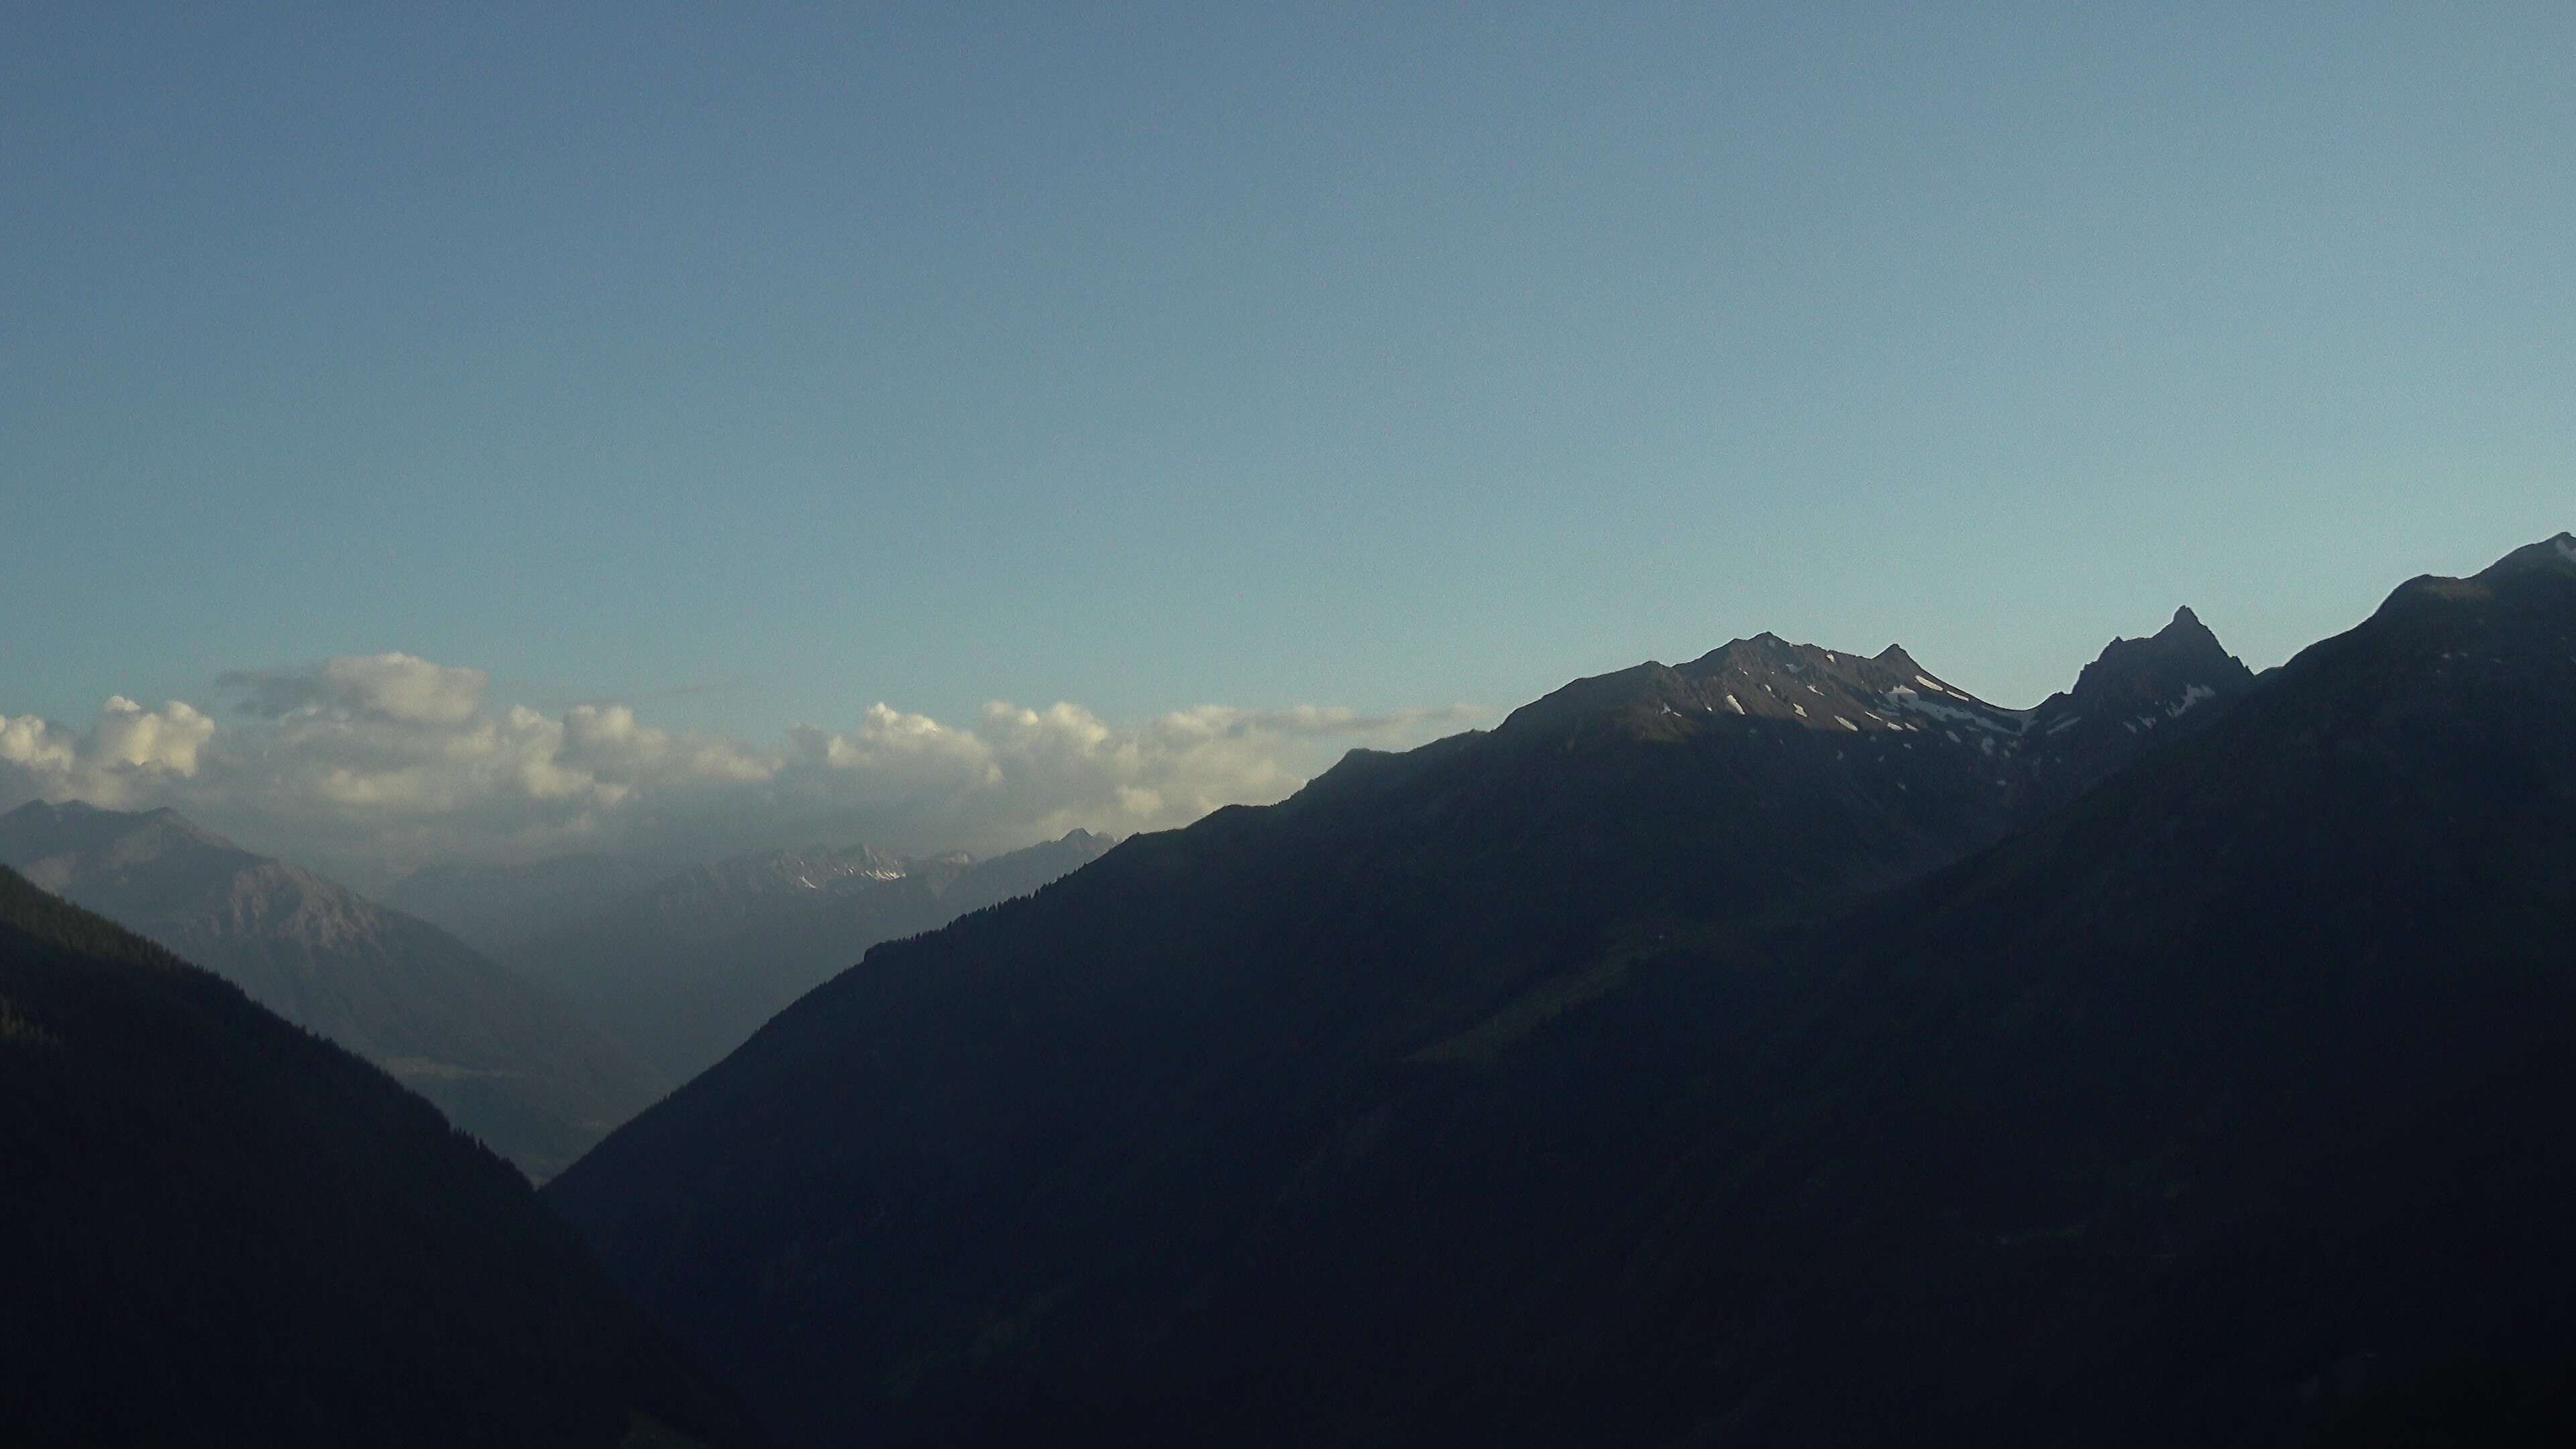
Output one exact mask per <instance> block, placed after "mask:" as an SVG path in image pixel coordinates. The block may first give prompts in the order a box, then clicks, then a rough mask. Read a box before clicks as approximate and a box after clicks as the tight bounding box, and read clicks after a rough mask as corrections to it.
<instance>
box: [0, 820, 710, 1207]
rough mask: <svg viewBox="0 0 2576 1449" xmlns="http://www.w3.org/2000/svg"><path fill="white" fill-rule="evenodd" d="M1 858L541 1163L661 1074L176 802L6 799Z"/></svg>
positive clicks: (537, 997)
mask: <svg viewBox="0 0 2576 1449" xmlns="http://www.w3.org/2000/svg"><path fill="white" fill-rule="evenodd" d="M0 864H5V865H8V866H12V867H14V868H16V869H18V870H20V871H22V872H24V873H25V874H26V876H27V877H28V879H30V880H32V881H33V882H34V883H35V884H37V885H39V886H42V887H43V888H45V889H46V890H49V891H52V892H53V893H55V894H56V895H59V896H62V897H63V898H65V899H66V900H69V901H71V902H73V903H74V904H76V905H80V906H83V907H86V908H88V909H90V910H94V911H97V912H98V913H100V914H101V915H104V916H107V917H108V918H109V919H111V920H114V921H116V922H118V923H119V924H122V925H124V926H126V927H128V928H129V929H132V930H134V931H137V932H140V933H141V934H143V935H145V936H147V937H150V938H151V939H153V940H155V941H158V942H160V943H161V944H162V945H164V946H166V947H168V948H170V949H171V950H173V951H176V952H179V953H180V954H182V955H184V956H186V957H187V958H188V959H190V960H193V961H197V962H200V963H202V964H204V965H205V966H206V967H207V968H208V969H210V970H212V971H214V972H215V973H216V974H218V975H221V976H223V977H224V978H225V979H227V980H229V981H231V982H233V983H234V984H235V985H237V986H240V987H241V988H242V989H243V990H245V991H247V992H249V993H250V995H251V997H252V999H253V1000H256V1001H258V1002H259V1003H260V1004H261V1005H263V1006H266V1007H268V1008H269V1009H270V1010H273V1011H275V1012H277V1013H278V1014H279V1015H281V1016H283V1017H285V1018H286V1019H287V1020H289V1021H292V1022H294V1023H296V1024H297V1025H299V1026H304V1027H309V1028H311V1029H312V1030H314V1031H316V1032H319V1033H321V1034H322V1035H323V1036H326V1037H329V1038H330V1039H331V1040H333V1041H336V1042H338V1043H340V1044H341V1045H342V1046H345V1047H348V1048H349V1049H350V1050H352V1051H355V1052H357V1053H358V1054H360V1055H361V1056H364V1057H366V1058H368V1059H369V1060H371V1061H374V1062H376V1063H377V1064H378V1065H380V1066H383V1067H385V1068H386V1069H387V1070H389V1071H391V1072H392V1073H393V1074H394V1075H395V1076H396V1077H397V1078H399V1079H400V1080H401V1081H402V1082H403V1083H404V1084H405V1085H406V1086H409V1087H411V1088H412V1089H413V1090H415V1091H417V1092H419V1093H421V1094H422V1095H423V1096H426V1097H428V1098H429V1099H430V1100H431V1101H433V1102H436V1103H438V1105H439V1106H440V1107H441V1108H442V1109H444V1110H445V1111H446V1112H447V1114H448V1116H449V1118H450V1120H452V1121H454V1122H455V1123H456V1124H457V1125H458V1126H460V1127H463V1128H465V1129H466V1130H467V1131H469V1132H472V1133H474V1134H475V1135H477V1136H479V1137H481V1138H483V1140H485V1141H486V1142H489V1143H491V1144H492V1146H493V1147H494V1148H496V1149H498V1150H499V1151H500V1152H501V1153H502V1154H503V1155H505V1156H507V1157H509V1158H510V1159H511V1160H512V1161H514V1162H517V1163H518V1164H519V1165H520V1166H521V1167H522V1168H524V1169H525V1170H527V1171H528V1172H529V1173H530V1174H532V1175H534V1176H536V1177H539V1178H543V1177H546V1176H550V1175H551V1174H553V1173H555V1172H558V1171H561V1170H562V1169H563V1168H564V1167H565V1166H566V1165H567V1164H569V1163H570V1162H571V1161H572V1160H573V1159H574V1158H575V1157H577V1156H579V1155H580V1154H581V1153H582V1152H583V1151H584V1150H586V1149H587V1148H588V1147H589V1146H590V1144H592V1143H593V1142H596V1141H598V1140H599V1138H600V1137H601V1136H603V1135H604V1134H605V1133H606V1132H607V1131H608V1129H609V1128H610V1127H612V1126H615V1125H616V1124H617V1123H619V1122H622V1121H624V1120H625V1119H626V1118H627V1117H629V1116H631V1115H633V1114H634V1113H635V1112H636V1111H638V1110H640V1109H641V1108H642V1107H643V1106H644V1105H645V1104H647V1103H648V1102H650V1101H652V1100H653V1098H654V1096H656V1095H657V1094H658V1092H659V1091H660V1089H661V1083H660V1082H659V1080H658V1079H656V1078H655V1077H654V1076H653V1074H652V1073H651V1072H649V1071H648V1070H647V1069H645V1068H644V1067H643V1066H642V1065H641V1064H640V1063H638V1062H637V1061H635V1060H634V1059H633V1058H632V1057H631V1056H629V1055H628V1054H627V1053H626V1052H625V1051H624V1050H623V1049H622V1048H620V1047H619V1046H617V1045H616V1044H615V1043H613V1042H611V1041H609V1040H608V1039H607V1038H606V1037H603V1036H602V1035H601V1034H600V1033H599V1032H598V1031H596V1030H595V1029H593V1028H592V1027H591V1026H590V1025H589V1024H588V1023H587V1022H585V1021H583V1020H582V1019H581V1018H579V1017H578V1016H576V1015H575V1014H574V1013H573V1012H572V1011H570V1010H568V1009H567V1008H566V1007H565V1006H564V1005H562V1004H561V1003H559V1002H557V1001H555V1000H554V999H552V998H551V997H549V996H547V995H546V994H544V993H543V992H540V991H538V990H535V989H533V988H532V987H530V986H529V984H528V983H527V982H525V981H523V980H521V979H520V978H519V977H518V976H517V975H515V974H514V973H512V972H510V971H508V970H506V969H504V968H503V967H501V966H498V965H496V964H494V963H493V962H491V961H489V960H486V959H484V958H483V957H481V956H478V955H476V954H475V953H474V952H473V950H472V949H471V948H469V947H467V946H466V945H465V943H463V942H461V941H459V940H457V939H456V938H455V937H453V936H450V935H448V934H447V933H446V932H444V931H441V930H439V929H438V928H437V927H435V926H432V925H430V924H429V923H428V922H426V921H423V920H419V919H417V918H415V917H412V916H407V915H404V914H403V913H401V912H399V911H394V910H389V909H387V908H385V907H383V906H379V905H377V904H375V903H374V902H372V901H368V900H365V899H363V898H361V897H360V896H358V895H357V894H356V893H355V892H352V891H350V890H348V889H347V888H345V887H343V886H340V885H337V884H335V883H333V882H331V881H328V880H325V879H323V878H322V877H320V876H317V875H315V874H313V873H312V872H310V871H307V870H303V869H300V868H298V867H296V866H292V865H288V864H286V863H284V862H282V861H276V860H270V859H267V858H266V857H263V856H258V855H253V854H252V853H250V852H249V851H246V850H243V849H241V848H240V847H238V846H236V845H234V844H233V843H232V842H231V841H228V840H226V839H224V838H223V837H221V836H218V835H214V834H211V833H209V832H207V831H204V830H201V829H199V828H197V827H196V826H194V825H192V824H190V823H189V822H188V821H186V820H184V819H182V818H181V817H180V816H178V815H177V814H175V813H174V812H171V811H168V810H155V811H151V812H149V813H147V814H129V813H126V812H123V811H115V810H101V809H98V808H95V807H93V806H89V805H84V804H80V803H77V802H74V803H70V804H63V805H49V804H46V803H44V802H42V801H36V802H32V803H30V804H27V805H24V806H21V807H19V808H18V809H16V810H13V811H10V812H9V813H8V814H6V815H0Z"/></svg>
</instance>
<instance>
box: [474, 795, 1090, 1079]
mask: <svg viewBox="0 0 2576 1449" xmlns="http://www.w3.org/2000/svg"><path fill="white" fill-rule="evenodd" d="M1109 844H1110V842H1109V840H1108V839H1107V838H1106V837H1104V836H1099V835H1094V834H1092V833H1091V832H1090V831H1087V830H1076V831H1072V832H1070V833H1068V834H1067V835H1065V836H1064V837H1063V838H1061V839H1058V840H1053V841H1048V842H1046V843H1045V844H1042V845H1035V846H1031V847H1029V848H1028V849H1026V850H1017V851H1012V852H1010V853H1008V854H1005V855H999V856H995V857H993V858H992V859H990V860H982V861H978V860H976V859H974V858H973V857H971V856H968V855H965V854H963V853H960V852H951V853H949V854H944V855H936V856H925V857H919V858H908V857H904V856H898V855H893V854H890V853H888V852H885V851H881V850H878V849H875V848H874V847H871V846H866V845H853V846H848V847H842V848H834V847H827V846H820V845H817V846H808V847H806V848H804V849H801V850H778V851H768V852H764V853H761V854H756V855H744V856H736V857H733V858H731V859H727V860H721V861H716V862H713V863H711V864H707V865H701V866H696V867H692V868H691V869H688V870H685V871H681V872H679V873H677V874H674V875H671V876H668V877H665V878H663V879H661V880H659V881H656V882H654V883H653V884H652V885H651V886H649V887H648V888H646V889H644V890H641V891H638V892H635V893H633V894H631V895H629V896H627V897H625V898H623V899H620V900H618V901H617V902H616V903H614V904H613V905H611V906H609V907H607V908H605V909H603V910H601V911H599V912H597V913H596V914H594V915H593V916H591V917H590V918H588V919H586V920H584V921H581V922H579V923H578V924H576V925H573V926H570V927H567V928H564V929H562V930H558V931H556V932H555V933H553V934H552V935H549V936H546V937H543V938H540V939H538V940H536V941H533V942H529V943H527V944H525V945H523V946H521V947H520V948H518V949H517V950H515V951H514V952H513V953H512V954H511V955H510V956H509V957H508V958H507V959H509V960H511V961H512V962H513V963H515V964H518V965H519V966H520V967H521V968H522V969H523V970H525V971H526V972H527V974H528V975H529V976H530V977H531V978H532V979H535V980H537V981H540V982H542V983H543V984H545V985H546V986H547V987H548V988H550V989H552V990H555V991H557V992H559V993H561V994H562V995H563V996H564V997H566V998H567V999H568V1000H570V1001H572V1002H574V1003H575V1004H576V1005H578V1006H579V1007H581V1008H582V1009H583V1010H584V1011H586V1012H588V1013H590V1014H591V1016H592V1017H593V1019H595V1020H598V1021H599V1022H601V1023H602V1024H603V1025H605V1026H606V1027H607V1028H608V1030H610V1031H611V1032H613V1033H614V1034H616V1035H617V1037H618V1038H619V1039H620V1040H622V1041H625V1042H628V1043H630V1044H632V1045H633V1046H634V1047H635V1049H636V1050H637V1051H639V1052H641V1053H642V1054H643V1055H644V1056H645V1058H646V1059H647V1060H648V1061H650V1062H651V1063H652V1064H653V1066H654V1067H655V1068H656V1069H658V1070H659V1071H661V1072H662V1073H663V1074H665V1075H666V1076H668V1077H669V1078H670V1079H671V1080H673V1081H685V1080H687V1079H688V1078H690V1077H692V1076H695V1075H697V1074H698V1073H699V1072H701V1071H704V1070H705V1069H706V1068H708V1067H710V1066H712V1065H714V1064H715V1063H716V1062H717V1061H718V1060H720V1059H722V1058H723V1056H724V1055H725V1054H726V1053H727V1052H730V1051H732V1050H733V1049H734V1048H735V1047H737V1046H739V1045H741V1044H742V1042H743V1041H744V1040H745V1039H747V1038H748V1037H750V1035H751V1034H752V1033H753V1032H754V1031H757V1030H758V1029H759V1028H760V1025H761V1023H763V1022H765V1021H767V1020H769V1018H771V1017H772V1016H775V1015H777V1014H778V1013H779V1012H780V1011H781V1010H783V1009H785V1008H786V1006H787V1005H788V1004H789V1003H791V1002H793V1001H794V1000H796V998H797V997H799V996H802V995H804V994H805V993H806V992H808V991H810V990H812V989H813V988H814V987H816V986H818V985H820V984H822V983H823V982H824V981H826V980H828V979H830V978H831V976H832V975H833V974H834V973H835V972H838V971H840V970H841V969H843V968H844V967H847V966H849V965H850V964H851V963H853V962H855V961H857V960H858V959H859V958H860V957H861V956H863V955H865V954H866V953H867V951H868V948H869V947H871V946H874V945H877V944H878V943H879V942H883V941H890V940H894V939H897V938H899V937H903V936H911V935H917V934H919V933H921V932H923V931H929V930H935V929H937V928H938V927H940V926H943V925H945V924H947V923H948V922H949V921H951V920H954V919H955V918H956V917H958V916H960V915H962V914H964V913H966V912H968V911H972V910H977V909H980V908H982V907H984V906H988V905H991V904H993V903H995V902H997V901H1002V900H1007V899H1009V898H1010V897H1012V896H1017V895H1025V894H1027V893H1028V892H1029V891H1032V890H1035V889H1036V888H1037V887H1039V886H1041V885H1043V884H1045V883H1046V882H1048V881H1051V880H1053V879H1055V878H1056V877H1057V876H1060V875H1063V874H1065V873H1066V872H1068V871H1071V870H1074V869H1076V868H1078V867H1080V866H1082V865H1083V864H1085V863H1086V862H1088V861H1090V860H1092V859H1093V858H1095V857H1097V856H1098V855H1099V854H1100V853H1101V852H1102V851H1105V850H1107V849H1108V848H1109Z"/></svg>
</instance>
